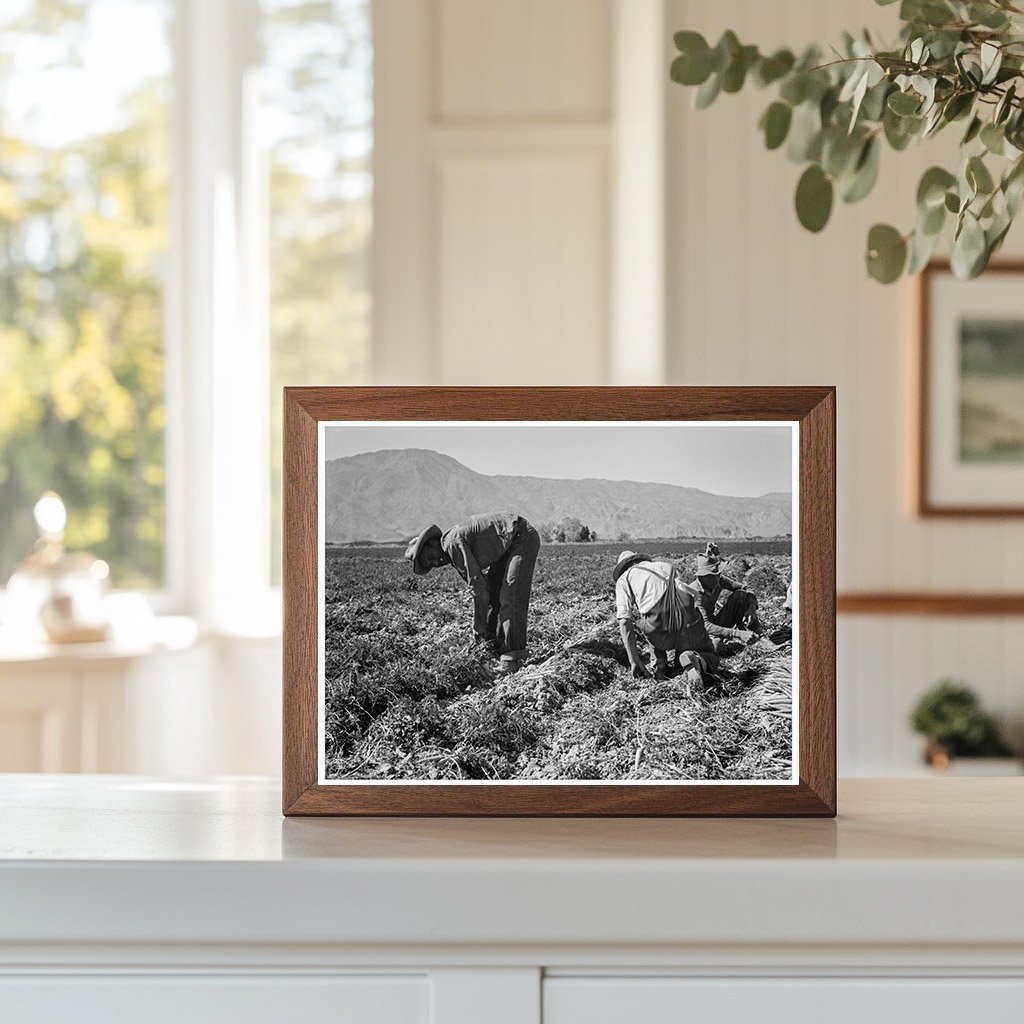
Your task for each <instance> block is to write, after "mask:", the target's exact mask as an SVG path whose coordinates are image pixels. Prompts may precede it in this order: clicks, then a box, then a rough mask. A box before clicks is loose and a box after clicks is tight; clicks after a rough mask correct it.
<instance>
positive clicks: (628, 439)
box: [324, 423, 793, 496]
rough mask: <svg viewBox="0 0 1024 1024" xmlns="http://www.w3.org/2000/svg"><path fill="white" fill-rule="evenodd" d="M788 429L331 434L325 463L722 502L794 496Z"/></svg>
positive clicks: (470, 427) (419, 428) (351, 428)
mask: <svg viewBox="0 0 1024 1024" xmlns="http://www.w3.org/2000/svg"><path fill="white" fill-rule="evenodd" d="M792 430H793V428H791V427H789V426H786V425H784V426H776V425H774V424H773V425H770V426H750V425H748V424H739V425H736V426H732V425H728V426H725V425H722V424H705V423H672V424H661V423H658V424H629V423H617V424H614V425H608V426H606V425H603V424H602V425H591V424H576V423H574V424H569V425H562V424H525V425H524V424H518V425H516V426H508V425H505V424H490V423H488V424H477V423H474V424H457V425H453V424H443V425H434V424H430V423H416V424H372V425H351V424H347V423H340V424H332V425H330V426H327V427H326V428H325V442H326V443H325V445H324V449H325V454H326V456H327V458H328V459H337V458H341V457H342V456H346V455H358V454H360V453H362V452H373V451H381V450H383V449H386V448H429V449H431V450H432V451H436V452H442V453H443V454H445V455H450V456H451V457H452V458H453V459H457V460H458V461H459V462H461V463H462V464H463V465H464V466H468V467H469V468H470V469H473V470H476V472H478V473H486V474H488V475H490V476H496V475H499V474H500V475H505V476H543V477H554V478H556V479H559V478H560V479H576V480H578V479H583V478H586V477H598V478H602V479H605V480H637V481H642V482H651V483H665V484H679V485H681V486H683V487H697V488H699V489H700V490H702V491H711V492H712V493H714V494H727V495H743V496H750V495H758V494H766V493H767V492H769V491H792V489H793V483H792V458H793V455H792Z"/></svg>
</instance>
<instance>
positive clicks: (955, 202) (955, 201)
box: [945, 192, 960, 213]
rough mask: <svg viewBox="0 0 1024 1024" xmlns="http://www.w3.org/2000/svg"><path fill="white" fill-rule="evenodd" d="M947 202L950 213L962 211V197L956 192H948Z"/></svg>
mask: <svg viewBox="0 0 1024 1024" xmlns="http://www.w3.org/2000/svg"><path fill="white" fill-rule="evenodd" d="M945 203H946V209H947V210H949V212H950V213H959V212H960V197H959V196H958V195H957V194H956V193H955V192H947V193H946V199H945Z"/></svg>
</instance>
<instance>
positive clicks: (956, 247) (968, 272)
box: [950, 212, 986, 281]
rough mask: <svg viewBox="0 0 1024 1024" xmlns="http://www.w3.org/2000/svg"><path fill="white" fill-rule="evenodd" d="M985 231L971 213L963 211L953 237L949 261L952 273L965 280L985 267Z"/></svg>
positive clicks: (975, 275) (974, 275)
mask: <svg viewBox="0 0 1024 1024" xmlns="http://www.w3.org/2000/svg"><path fill="white" fill-rule="evenodd" d="M985 257H986V251H985V232H984V230H982V227H981V225H980V224H979V223H978V219H977V218H976V217H975V216H974V215H973V214H972V213H966V212H965V213H964V216H963V219H962V220H961V221H960V227H959V229H958V230H957V233H956V235H955V236H954V238H953V252H952V255H951V258H950V263H951V265H952V267H953V273H954V274H956V276H957V277H959V278H960V280H961V281H966V280H967V279H968V278H971V277H977V276H978V274H980V273H981V271H982V270H984V269H985Z"/></svg>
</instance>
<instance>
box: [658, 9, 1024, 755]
mask: <svg viewBox="0 0 1024 1024" xmlns="http://www.w3.org/2000/svg"><path fill="white" fill-rule="evenodd" d="M667 7H668V11H667V14H668V21H669V24H668V26H667V31H666V37H668V35H669V32H670V31H671V30H675V29H681V28H693V29H696V30H698V31H701V32H703V33H704V34H705V35H706V36H708V37H709V39H711V41H712V42H714V41H715V40H717V38H718V36H719V35H720V34H721V32H722V31H723V30H724V29H726V28H732V29H734V30H735V31H736V32H737V34H738V35H739V36H740V38H741V40H742V41H743V42H745V43H746V42H756V43H758V44H759V45H762V47H764V48H770V47H775V46H779V45H787V46H790V47H792V48H799V47H802V46H803V45H805V44H807V43H809V42H811V41H817V42H819V43H822V44H825V45H827V44H829V43H832V42H836V41H837V40H838V39H839V35H840V32H841V30H842V29H844V28H848V29H850V30H851V31H855V30H857V29H858V28H860V27H862V26H864V25H865V24H867V25H868V26H869V27H871V28H872V29H873V31H874V32H875V33H876V38H879V39H892V38H894V36H895V29H896V16H895V13H894V12H895V8H891V7H890V8H884V9H879V8H876V7H875V5H873V4H870V3H865V2H863V0H836V2H834V3H829V4H822V3H819V2H816V0H777V2H776V3H773V4H763V3H758V2H756V0H721V2H719V3H716V4H707V3H703V2H700V0H668V5H667ZM666 92H667V99H666V107H667V118H666V120H667V135H666V139H667V148H666V182H667V189H666V224H667V227H666V238H667V245H666V295H667V303H666V307H667V308H666V321H667V345H668V351H667V353H666V363H667V365H668V367H669V371H668V376H669V381H670V382H671V383H685V384H835V385H836V386H837V387H838V399H839V401H838V431H839V459H838V477H839V491H838V502H839V509H838V520H839V522H838V527H839V533H838V539H839V551H838V560H839V586H840V589H841V590H928V589H931V590H954V591H955V590H969V589H970V590H999V589H1005V590H1024V523H1022V522H1021V521H1020V520H1005V521H1002V522H998V521H996V522H980V521H973V522H972V521H969V520H959V521H958V520H952V521H947V522H938V521H926V520H919V519H916V518H913V517H912V516H911V515H910V513H909V502H908V492H909V483H910V477H909V473H910V467H911V449H910V431H909V422H910V419H909V418H910V413H911V404H912V393H913V386H914V384H913V381H912V379H911V373H910V363H911V360H910V356H911V348H910V346H911V343H912V338H913V334H912V331H913V324H914V292H913V287H914V286H913V283H912V282H910V281H902V282H900V283H898V284H897V285H894V286H890V287H888V288H883V287H882V286H880V285H877V284H875V283H874V282H872V281H870V280H869V279H868V278H867V276H866V274H865V272H864V269H863V257H862V254H863V249H864V239H865V236H866V234H867V230H868V228H869V227H870V225H871V224H873V223H875V222H877V221H890V222H892V223H895V224H897V225H900V226H902V227H904V228H908V227H909V226H910V223H911V218H912V213H913V199H914V193H915V190H916V185H917V180H918V178H919V176H920V174H921V172H922V171H923V170H924V168H926V167H927V166H929V164H931V163H935V162H943V161H944V160H946V159H947V157H948V154H949V152H950V148H951V146H952V145H955V142H956V138H957V133H955V132H951V133H950V136H949V138H945V137H942V136H940V137H939V138H938V139H934V140H932V141H930V142H926V143H923V144H921V145H920V146H919V147H917V148H915V149H912V150H910V151H907V152H905V153H902V154H896V153H892V152H889V151H885V152H883V157H882V174H881V178H880V182H881V183H880V185H879V187H878V189H877V190H876V192H875V193H874V194H872V196H870V197H869V198H868V199H866V200H864V201H863V202H862V203H859V204H857V205H854V206H847V205H845V204H842V203H837V207H836V209H835V211H834V213H833V216H832V221H831V223H830V224H829V225H828V227H827V228H826V229H825V230H824V231H823V232H822V233H821V234H820V235H817V236H815V235H811V234H808V233H807V232H805V231H804V230H803V229H802V228H801V227H800V226H799V224H798V223H797V220H796V217H795V214H794V211H793V205H792V194H793V189H794V187H795V184H796V180H797V178H798V176H799V173H800V168H798V167H797V166H795V165H793V164H791V163H790V162H789V161H788V160H787V159H786V158H785V156H784V154H783V153H782V152H774V153H769V152H767V151H765V150H764V148H763V146H762V145H761V139H760V133H759V132H758V130H757V128H756V124H757V119H758V117H759V116H760V113H761V111H762V110H763V109H764V107H765V106H767V104H768V102H770V99H771V98H772V96H771V92H770V90H769V91H759V90H757V89H755V88H749V87H748V88H747V89H745V90H744V91H743V92H742V93H740V94H739V95H736V96H721V97H719V98H718V99H717V100H716V102H715V103H714V105H713V106H712V107H711V108H710V109H708V110H705V111H696V110H694V109H693V107H692V92H693V90H685V89H682V88H680V87H678V86H675V85H667V86H666ZM1022 252H1024V238H1022V232H1021V230H1020V228H1019V227H1018V228H1016V229H1015V230H1014V232H1011V235H1010V238H1009V239H1008V242H1007V246H1006V253H1007V254H1008V255H1019V254H1020V253H1022ZM1022 654H1024V621H1021V620H1020V619H1016V618H1009V619H991V620H984V619H958V620H953V619H949V620H934V621H929V620H927V619H900V620H893V619H885V618H863V619H857V620H853V619H843V620H841V622H840V644H839V658H840V662H839V713H840V716H841V720H840V730H839V743H840V767H841V769H842V770H843V771H846V772H848V773H849V772H857V773H885V772H889V773H898V772H902V771H911V770H914V769H915V767H916V762H917V759H918V756H919V742H918V740H917V738H916V737H913V736H911V734H910V733H909V730H908V729H907V727H906V724H905V723H906V716H907V712H908V709H909V708H910V707H911V706H912V705H913V703H914V701H915V700H916V698H917V696H918V695H919V694H920V693H921V691H922V690H923V689H925V688H927V687H928V686H929V685H931V684H932V683H933V682H934V681H936V680H937V679H938V678H940V677H942V676H953V677H959V678H962V679H964V680H965V681H966V682H968V683H969V684H970V685H971V686H973V687H975V688H976V689H977V690H978V691H979V693H980V694H981V695H982V697H983V699H984V700H985V702H986V704H988V705H989V706H990V707H991V708H992V709H993V710H995V711H998V712H1000V713H1001V714H1003V715H1004V716H1006V717H1007V718H1008V720H1009V721H1010V722H1011V726H1013V727H1019V722H1020V720H1021V718H1022V715H1024V685H1022V684H1024V670H1022V664H1024V662H1022V657H1021V656H1022Z"/></svg>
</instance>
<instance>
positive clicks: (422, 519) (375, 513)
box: [324, 448, 793, 544]
mask: <svg viewBox="0 0 1024 1024" xmlns="http://www.w3.org/2000/svg"><path fill="white" fill-rule="evenodd" d="M324 490H325V516H324V520H325V521H324V526H325V537H326V540H327V541H328V543H333V544H347V543H352V542H353V541H376V542H386V541H394V542H399V541H400V542H403V543H404V542H405V541H407V540H408V539H409V538H410V537H412V536H413V535H414V534H417V533H419V532H420V531H421V530H423V529H424V528H425V527H427V526H429V525H430V524H431V523H437V524H438V525H439V526H440V527H441V529H442V530H445V529H448V527H450V526H452V525H454V524H456V523H458V522H461V521H463V520H465V519H466V518H467V517H468V516H470V515H474V514H476V513H480V512H493V511H500V510H510V511H514V512H517V513H519V514H520V515H522V516H525V517H526V518H527V519H529V520H530V522H532V523H533V524H534V525H541V524H543V523H558V522H559V521H561V520H562V519H565V518H575V519H578V520H579V521H580V522H582V523H584V524H586V525H587V526H588V527H590V529H592V530H594V531H595V532H596V533H597V535H598V538H599V539H600V540H614V539H616V538H617V537H619V536H620V535H623V534H625V535H627V536H629V537H635V538H646V537H728V536H732V537H773V536H781V535H784V534H787V533H790V532H791V531H792V528H793V524H792V496H791V495H790V494H789V493H784V492H773V493H771V494H762V495H759V496H758V497H730V496H727V495H722V494H710V493H709V492H707V491H701V490H698V489H697V488H694V487H680V486H678V485H675V484H658V483H641V482H637V481H630V480H598V479H586V480H554V479H549V478H547V477H534V476H489V475H486V474H483V473H477V472H476V471H475V470H472V469H469V468H468V467H466V466H464V465H463V464H462V463H461V462H458V461H457V460H455V459H453V458H451V457H450V456H448V455H442V454H441V453H440V452H434V451H428V450H426V449H422V448H402V449H391V450H387V451H379V452H364V453H362V454H360V455H351V456H347V457H345V458H339V459H330V460H328V461H327V464H326V466H325V470H324Z"/></svg>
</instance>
